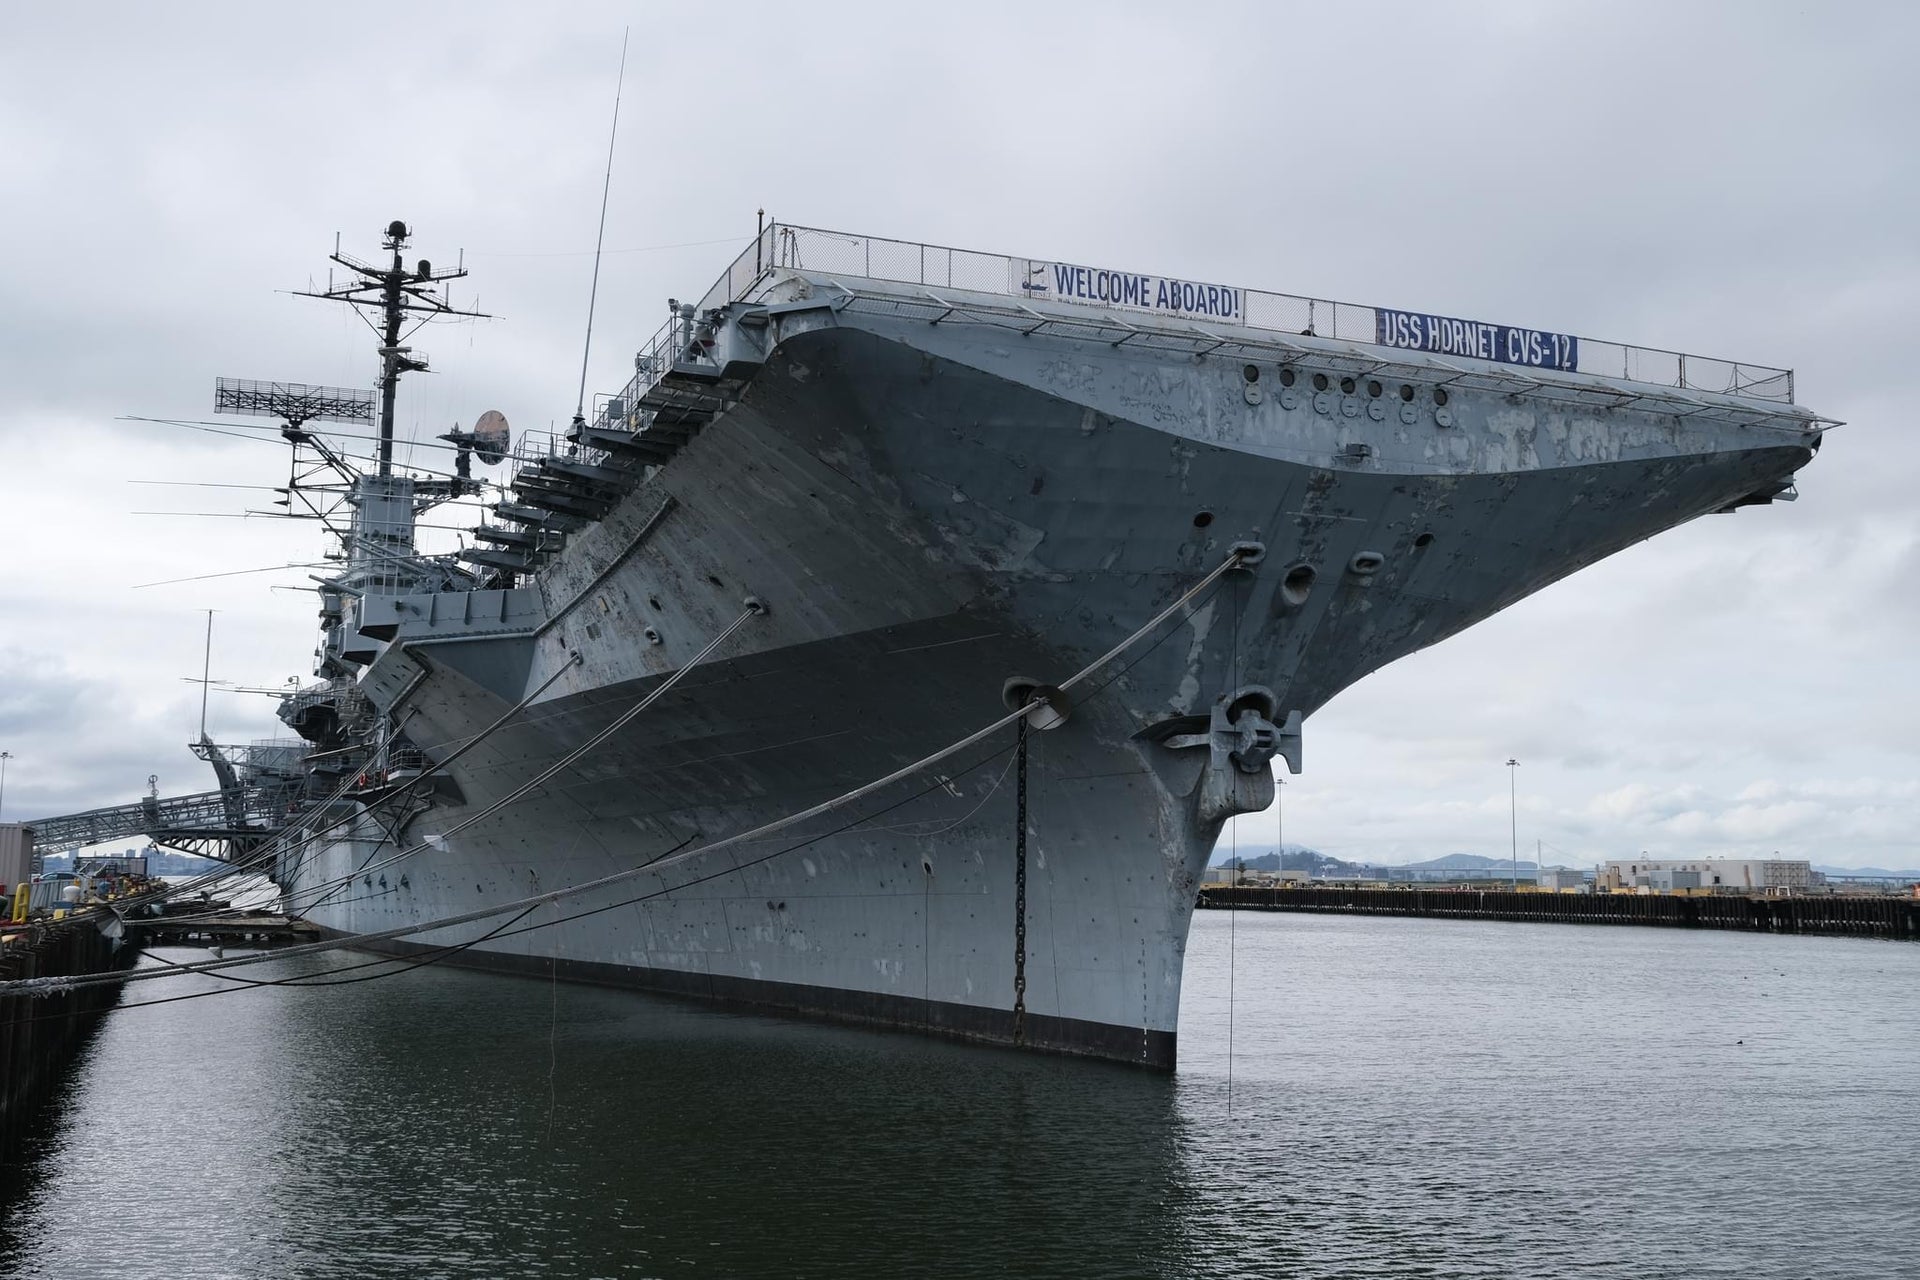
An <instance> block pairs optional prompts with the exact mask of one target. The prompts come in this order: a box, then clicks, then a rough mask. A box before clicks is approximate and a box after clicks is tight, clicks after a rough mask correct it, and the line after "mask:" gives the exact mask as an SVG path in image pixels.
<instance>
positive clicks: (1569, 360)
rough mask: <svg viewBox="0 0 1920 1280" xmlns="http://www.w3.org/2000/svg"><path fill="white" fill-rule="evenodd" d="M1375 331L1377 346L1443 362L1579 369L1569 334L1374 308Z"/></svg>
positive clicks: (1577, 342)
mask: <svg viewBox="0 0 1920 1280" xmlns="http://www.w3.org/2000/svg"><path fill="white" fill-rule="evenodd" d="M1373 328H1374V341H1375V342H1377V343H1379V344H1380V345H1381V346H1383V347H1402V348H1405V349H1406V350H1409V351H1431V352H1433V353H1434V354H1435V355H1441V356H1472V357H1473V358H1474V359H1476V360H1498V361H1499V362H1500V363H1501V364H1523V365H1528V366H1530V367H1532V368H1535V369H1562V370H1565V371H1566V372H1568V373H1572V372H1575V371H1577V370H1578V369H1579V368H1580V339H1578V338H1575V337H1573V336H1571V335H1569V334H1565V333H1547V332H1544V331H1543V330H1540V329H1516V328H1514V327H1513V326H1512V325H1507V324H1482V323H1481V322H1480V321H1478V320H1452V319H1449V318H1448V317H1446V316H1429V315H1422V314H1420V313H1418V312H1414V311H1389V310H1387V309H1386V308H1385V307H1376V308H1374V312H1373Z"/></svg>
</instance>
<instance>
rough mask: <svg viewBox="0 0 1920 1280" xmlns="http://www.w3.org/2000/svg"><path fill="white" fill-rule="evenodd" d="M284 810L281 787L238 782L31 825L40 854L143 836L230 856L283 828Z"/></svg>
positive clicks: (216, 855) (203, 852)
mask: <svg viewBox="0 0 1920 1280" xmlns="http://www.w3.org/2000/svg"><path fill="white" fill-rule="evenodd" d="M276 810H277V811H276ZM285 812H286V810H285V806H284V801H283V798H282V796H281V795H280V794H279V793H278V791H276V790H268V789H255V788H235V789H233V790H220V791H202V792H199V793H197V794H194V795H185V796H165V797H162V796H147V797H145V798H144V799H142V800H140V801H138V802H137V803H135V804H121V805H112V806H109V807H107V808H104V809H88V810H86V811H85V812H83V813H69V814H65V815H63V816H61V817H56V818H42V819H40V820H39V821H37V822H29V823H28V824H27V825H28V826H30V827H32V828H33V834H34V842H33V843H34V850H35V851H36V852H37V853H40V854H51V853H67V852H69V851H71V850H74V849H81V848H85V847H86V846H88V845H94V844H104V843H107V842H109V841H114V840H127V839H132V838H135V837H140V836H144V837H147V838H149V839H151V840H153V842H154V843H155V844H160V845H165V846H167V847H169V848H175V849H184V850H186V851H187V852H189V853H197V854H200V855H201V856H202V857H211V858H227V859H230V858H233V857H235V856H238V855H239V854H242V853H245V852H246V851H248V850H249V849H252V848H253V847H255V846H256V845H258V844H259V843H260V842H261V841H262V840H266V839H270V838H271V837H273V836H274V835H276V834H278V832H279V831H280V828H281V826H282V825H283V819H284V815H285Z"/></svg>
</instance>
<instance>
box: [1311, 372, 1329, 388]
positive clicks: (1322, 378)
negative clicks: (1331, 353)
mask: <svg viewBox="0 0 1920 1280" xmlns="http://www.w3.org/2000/svg"><path fill="white" fill-rule="evenodd" d="M1313 389H1314V390H1315V391H1325V390H1326V389H1327V375H1326V374H1324V373H1316V374H1314V375H1313Z"/></svg>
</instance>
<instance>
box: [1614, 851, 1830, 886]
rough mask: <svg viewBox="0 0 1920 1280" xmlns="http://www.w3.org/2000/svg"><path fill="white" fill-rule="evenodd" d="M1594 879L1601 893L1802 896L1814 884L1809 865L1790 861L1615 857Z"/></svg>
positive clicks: (1811, 867)
mask: <svg viewBox="0 0 1920 1280" xmlns="http://www.w3.org/2000/svg"><path fill="white" fill-rule="evenodd" d="M1595 880H1596V881H1597V883H1598V885H1599V887H1600V888H1602V889H1607V890H1612V891H1614V892H1628V893H1630V892H1632V891H1633V890H1635V889H1647V890H1649V891H1652V892H1657V893H1671V892H1672V891H1674V890H1675V889H1720V890H1723V891H1727V892H1732V893H1769V892H1771V893H1796V892H1799V893H1804V892H1805V891H1806V890H1807V889H1808V888H1809V887H1811V886H1812V884H1813V866H1812V864H1811V863H1807V862H1799V861H1795V860H1793V859H1790V858H1679V859H1661V858H1651V859H1650V858H1647V857H1644V856H1643V857H1639V858H1613V859H1609V860H1608V861H1607V862H1604V863H1602V864H1601V865H1600V867H1599V869H1598V871H1597V873H1596V875H1595Z"/></svg>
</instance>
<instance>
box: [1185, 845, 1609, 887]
mask: <svg viewBox="0 0 1920 1280" xmlns="http://www.w3.org/2000/svg"><path fill="white" fill-rule="evenodd" d="M1236 862H1237V863H1239V864H1240V865H1241V866H1242V867H1244V868H1245V869H1246V870H1248V871H1283V870H1284V871H1304V872H1306V873H1307V874H1308V875H1310V876H1324V877H1326V878H1329V879H1334V880H1361V879H1365V880H1378V879H1385V878H1396V877H1397V878H1403V879H1409V880H1454V879H1463V878H1468V877H1471V878H1474V879H1498V878H1499V877H1501V876H1504V875H1510V874H1513V872H1514V871H1515V867H1514V863H1513V860H1512V859H1510V858H1489V857H1486V856H1484V855H1482V854H1478V853H1449V854H1446V855H1445V856H1443V857H1438V858H1429V859H1427V860H1426V861H1425V862H1409V863H1397V864H1393V865H1388V864H1386V863H1380V862H1349V861H1347V860H1346V859H1344V858H1336V857H1333V856H1332V855H1331V854H1325V853H1321V852H1320V851H1319V850H1318V849H1310V848H1308V847H1307V846H1305V845H1294V844H1290V845H1288V846H1286V851H1285V854H1284V856H1283V855H1282V854H1280V853H1277V852H1275V851H1274V847H1273V846H1272V845H1270V844H1268V845H1258V844H1252V845H1248V844H1243V845H1241V846H1240V848H1239V849H1238V850H1233V849H1228V848H1216V849H1215V850H1214V851H1213V858H1212V860H1211V863H1210V865H1209V867H1208V870H1209V871H1210V872H1214V873H1218V874H1221V875H1224V874H1225V873H1226V872H1227V871H1229V870H1231V868H1232V864H1234V863H1236ZM1575 869H1577V870H1585V868H1569V870H1575ZM1518 871H1519V874H1521V875H1522V876H1525V877H1527V878H1532V877H1533V876H1534V875H1535V874H1536V873H1537V872H1538V871H1539V867H1538V866H1536V865H1535V864H1534V862H1533V861H1532V860H1531V859H1528V858H1522V859H1520V864H1519V867H1518Z"/></svg>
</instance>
